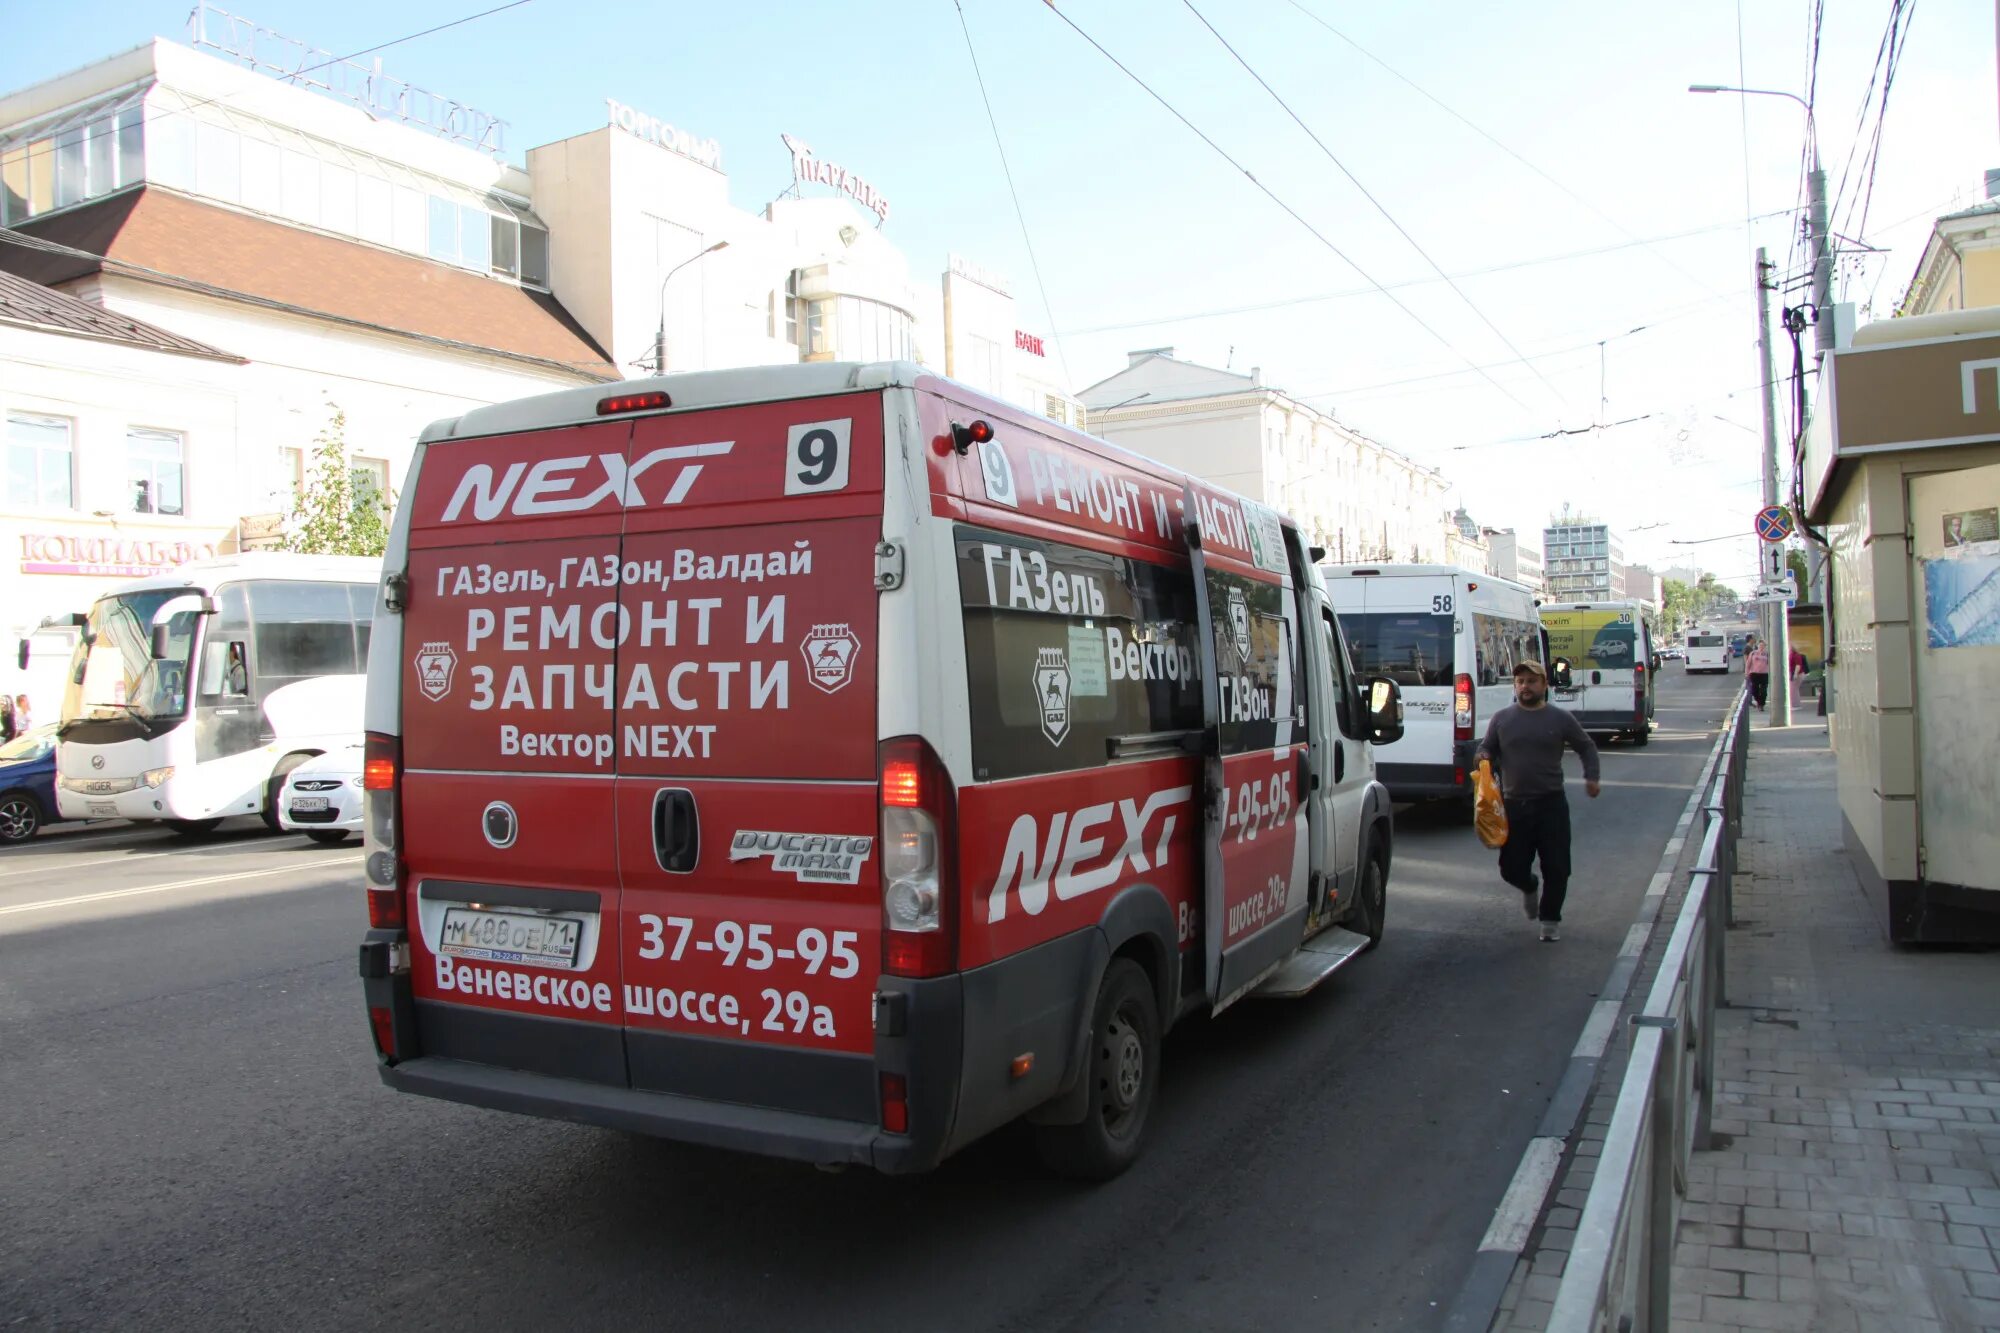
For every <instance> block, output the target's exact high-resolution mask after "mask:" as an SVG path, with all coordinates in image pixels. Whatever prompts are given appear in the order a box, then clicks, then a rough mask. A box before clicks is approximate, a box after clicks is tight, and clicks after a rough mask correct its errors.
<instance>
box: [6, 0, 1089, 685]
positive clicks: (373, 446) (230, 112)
mask: <svg viewBox="0 0 2000 1333" xmlns="http://www.w3.org/2000/svg"><path fill="white" fill-rule="evenodd" d="M273 75H275V76H278V77H271V76H273ZM598 114H599V115H601V120H600V122H599V123H598V124H597V125H596V126H595V127H593V128H590V129H588V130H586V131H584V132H582V133H579V134H576V135H573V136H571V137H568V138H564V139H560V140H558V141H556V142H553V143H548V144H543V145H540V146H538V147H533V148H530V149H529V150H528V151H527V153H526V154H525V157H524V158H521V159H517V160H510V159H508V158H506V157H505V156H503V155H502V154H501V151H500V150H501V149H502V147H503V144H502V142H501V139H502V136H503V133H504V128H505V127H504V123H503V122H501V121H499V120H498V119H497V118H495V117H494V116H492V115H489V114H487V113H485V112H482V111H479V110H477V109H475V108H472V107H468V106H464V105H462V104H459V103H456V102H452V101H451V100H450V99H447V98H443V97H438V96H435V95H433V94H430V93H426V92H424V91H423V90H421V89H416V88H412V87H409V86H408V85H404V84H401V83H398V82H397V81H396V80H394V79H392V78H390V77H388V76H387V75H385V74H384V73H383V72H382V71H381V70H380V69H377V68H373V67H364V66H360V65H354V64H350V63H348V62H345V61H342V60H339V59H336V58H334V57H332V56H330V55H328V54H327V53H325V52H322V51H315V50H313V49H311V48H309V47H306V46H304V45H302V44H300V43H297V42H293V41H291V40H290V39H287V38H284V37H282V36H280V35H279V34H275V33H271V32H269V31H267V30H264V29H260V28H256V27H255V26H254V25H252V24H249V23H247V22H246V21H244V20H242V19H238V18H235V17H233V16H231V15H228V14H225V13H223V12H222V11H220V10H218V9H215V8H214V7H213V6H212V5H210V4H209V3H207V0H201V2H200V3H198V4H197V5H196V7H195V10H194V13H193V15H192V16H191V19H190V37H189V44H188V45H182V44H179V43H176V42H170V41H166V40H153V41H149V42H147V43H145V44H144V45H141V46H139V47H136V48H134V49H132V50H129V51H126V52H124V53H122V54H119V55H115V56H112V57H110V58H108V59H105V60H102V61H98V62H96V63H95V64H92V65H88V66H85V67H84V68H81V69H78V70H75V71H72V72H70V73H67V74H63V75H60V76H57V77H54V78H51V79H48V80H45V81H43V82H40V83H37V84H34V85H33V86H30V87H28V88H24V89H21V90H19V91H16V92H13V93H7V94H5V95H0V228H6V229H9V230H4V231H0V271H4V272H9V273H12V274H14V275H16V276H18V277H21V278H25V279H28V280H30V282H31V283H34V284H40V285H41V286H42V288H44V289H53V290H54V292H55V293H56V294H58V295H60V296H62V297H65V298H68V299H69V300H70V301H75V302H81V303H83V304H84V305H86V306H89V307H93V308H95V309H97V310H100V311H103V312H105V313H106V314H107V315H108V316H110V317H113V318H114V320H122V321H125V322H127V323H129V324H132V325H135V326H143V327H146V328H149V329H153V330H156V331H157V332H159V333H160V334H161V335H162V336H163V337H165V338H166V339H168V340H172V339H178V340H180V342H181V343H184V344H186V346H185V347H178V346H177V350H174V351H172V352H171V353H169V354H165V355H171V356H173V357H175V358H178V359H177V360H176V361H175V364H176V365H177V366H180V367H182V368H181V369H177V370H174V371H172V372H167V371H162V370H160V369H158V366H159V365H160V364H164V363H162V362H161V360H160V357H161V355H163V354H162V353H159V351H158V349H157V348H156V349H153V352H154V354H153V355H152V356H151V357H150V358H148V357H142V356H137V355H136V354H127V353H126V352H125V351H122V350H121V351H120V352H118V354H116V355H112V354H109V353H107V354H106V355H105V356H104V357H102V358H99V359H98V360H97V361H96V362H95V363H92V362H90V361H89V359H87V358H77V357H67V358H66V359H63V358H58V359H59V360H61V361H62V364H61V366H60V370H59V371H57V370H52V369H49V368H48V367H46V366H44V365H43V364H42V363H40V362H37V361H34V360H32V359H19V360H14V361H11V362H8V363H4V364H0V414H5V419H6V429H7V441H6V450H7V458H6V462H7V468H6V470H5V472H4V474H0V487H4V489H0V549H4V550H5V551H6V552H7V556H6V559H7V564H5V565H0V613H4V614H0V630H8V629H14V630H18V631H19V632H21V633H24V634H25V633H32V632H33V631H34V630H35V628H36V626H38V625H39V624H40V623H41V621H42V620H43V619H44V618H48V617H66V616H67V615H68V614H69V613H70V612H72V611H76V610H81V609H83V608H84V607H86V606H87V605H88V604H89V602H90V601H91V600H92V599H93V598H94V597H95V596H96V595H97V593H98V591H100V590H101V589H102V588H103V587H104V586H105V585H107V584H109V583H113V582H116V581H118V580H119V579H122V578H125V577H130V576H132V574H133V573H135V572H145V571H141V570H139V568H138V564H137V563H136V559H135V557H133V556H132V553H133V552H135V551H137V552H145V553H149V554H148V556H147V558H148V559H149V560H150V559H152V558H153V557H154V556H156V555H157V556H158V559H159V560H161V561H165V562H167V563H168V564H170V563H172V555H173V553H174V552H177V551H180V550H181V549H183V548H184V547H186V548H189V549H193V550H198V551H200V550H210V549H214V550H219V551H229V550H233V549H237V548H238V546H240V545H242V544H244V543H245V542H249V543H252V544H255V543H258V542H262V541H265V540H268V539H270V538H271V537H272V536H273V535H274V534H275V533H277V532H279V531H281V530H282V525H283V521H284V514H285V511H287V510H288V509H289V508H290V506H291V504H292V502H293V499H294V496H295V494H296V491H297V488H298V487H299V486H300V485H301V484H302V483H303V482H304V481H305V480H306V477H307V471H308V467H309V459H310V456H311V454H312V452H313V450H314V449H315V447H316V444H317V442H318V441H320V440H321V439H322V438H324V437H325V436H326V435H327V434H328V433H329V431H330V430H331V428H332V425H333V423H334V422H336V421H340V422H344V429H343V430H342V431H341V432H340V434H341V435H342V436H343V437H344V439H343V445H342V447H343V448H344V450H345V453H346V455H347V458H348V462H349V466H350V470H351V471H352V472H353V473H354V474H355V475H356V477H357V479H359V480H361V481H363V482H364V483H365V484H366V485H367V486H369V487H371V488H373V489H375V490H378V491H380V492H382V493H384V494H386V495H388V496H390V497H391V498H393V497H394V496H395V494H396V493H397V491H398V490H399V489H400V487H401V483H402V477H403V474H404V471H405V468H406V467H407V464H408V460H409V457H410V453H411V449H412V447H413V444H414V441H415V439H416V437H417V435H418V433H419V432H420V431H421V430H422V428H423V427H424V426H425V425H426V424H428V423H429V422H431V421H435V420H437V419H439V418H441V417H447V416H456V415H459V414H462V413H464V412H466V411H468V410H470V409H471V408H474V407H477V406H480V405H482V404H485V403H491V402H496V401H502V400H505V399H509V398H517V397H522V396H525V395H530V394H536V393H544V392H548V391H551V390H554V389H559V388H563V387H568V386H574V385H578V384H590V383H594V382H604V381H611V380H615V379H618V378H619V377H621V376H625V375H632V374H640V373H649V372H651V371H652V370H654V369H657V368H662V367H664V368H665V369H667V370H692V369H704V368H712V367H722V366H739V365H754V364H770V363H779V362H788V361H821V360H881V359H891V358H904V359H919V360H921V359H924V358H925V351H926V349H925V342H926V334H925V331H924V326H925V325H926V324H927V323H929V322H930V321H931V320H932V319H934V316H933V315H932V314H931V310H932V307H933V305H934V303H935V300H936V296H937V291H936V289H935V288H932V289H930V291H929V293H928V294H926V293H925V292H924V291H921V290H920V289H919V288H918V287H917V285H916V284H914V283H913V282H912V281H911V279H910V269H909V264H908V262H907V261H906V259H905V258H904V256H903V254H902V252H901V251H900V250H899V249H898V248H897V247H896V246H895V244H894V243H893V242H892V240H891V239H890V237H889V234H888V233H886V232H885V230H884V227H883V224H884V223H885V222H886V221H887V219H888V217H889V212H890V210H889V204H888V200H887V198H886V197H885V196H884V194H883V192H882V191H881V190H879V189H878V188H876V187H875V186H874V185H871V184H869V183H868V182H867V181H866V180H865V179H864V178H863V177H862V176H861V175H860V174H859V172H857V171H854V170H851V169H849V168H848V167H845V166H835V165H833V164H832V163H830V162H828V161H826V160H824V159H822V158H820V157H819V156H817V155H816V154H815V153H814V150H813V149H812V148H811V147H809V146H808V145H807V144H805V143H803V142H801V141H800V140H798V139H796V138H791V137H788V136H785V137H783V142H782V143H780V142H779V139H780V137H781V136H773V139H772V142H771V143H770V144H769V145H768V148H767V149H766V153H765V157H766V158H767V159H769V160H764V161H759V162H757V163H756V165H755V168H754V170H755V172H756V175H757V178H758V179H760V180H762V179H765V178H766V177H768V176H769V175H770V174H771V168H773V167H776V168H778V169H780V170H782V168H783V165H784V164H785V163H787V162H788V163H789V165H790V168H791V176H792V182H793V184H792V188H791V189H790V190H788V191H787V192H786V193H785V194H784V195H782V196H781V197H779V198H778V199H777V200H775V201H774V202H771V203H769V204H763V205H760V206H759V207H757V208H756V209H754V210H746V209H742V208H738V207H736V206H735V205H734V204H732V202H731V200H730V179H729V176H728V175H727V174H726V172H725V171H724V169H723V154H722V145H720V144H719V143H717V142H716V141H714V140H712V139H705V138H702V137H700V136H699V135H698V134H694V133H690V132H689V131H688V130H687V129H685V128H677V127H675V126H674V125H671V124H668V123H666V122H664V121H662V120H660V119H658V118H657V117H655V116H653V115H650V114H648V113H646V112H644V111H640V110H637V109H635V108H633V107H630V106H627V105H625V104H623V103H621V102H618V101H616V100H615V99H611V98H606V99H605V101H604V103H603V106H602V110H601V112H599V113H598ZM24 299H25V298H24ZM35 299H41V298H35ZM45 303H46V302H45ZM52 304H53V305H54V306H61V305H62V303H61V302H54V303H52ZM64 308H67V307H64ZM989 313H991V312H989ZM70 314H72V315H73V314H75V312H74V310H70ZM65 318H67V316H65ZM989 326H990V327H989ZM952 327H953V326H951V325H950V324H947V327H946V330H945V331H946V332H947V333H949V332H950V331H951V328H952ZM964 327H965V328H966V329H967V331H968V332H969V333H971V332H991V331H992V329H995V328H1003V329H1004V337H1005V338H1006V340H1007V341H1008V342H1009V343H1010V344H1011V346H1010V347H1009V348H1008V349H1007V350H1008V352H1009V353H1010V355H1011V356H1012V361H1011V362H1010V364H1009V365H1008V367H1007V368H1008V369H1009V370H1010V371H1011V372H1012V373H1011V374H1010V375H1009V376H1008V378H1007V382H1006V384H1005V385H1004V386H1002V385H996V386H994V387H1004V388H1005V389H1006V390H1008V394H1007V396H1009V397H1013V398H1015V399H1016V400H1017V401H1022V402H1024V403H1027V404H1028V405H1030V406H1032V407H1033V408H1034V410H1036V411H1040V412H1046V413H1047V414H1049V415H1052V416H1057V417H1059V418H1060V419H1063V420H1067V421H1074V420H1076V419H1077V418H1078V417H1079V416H1080V414H1081V412H1080V408H1079V407H1078V405H1077V404H1076V402H1075V399H1074V398H1073V397H1071V396H1069V395H1068V393H1067V390H1066V389H1065V388H1064V386H1063V385H1062V384H1061V383H1060V382H1059V381H1060V379H1061V377H1060V375H1055V374H1051V373H1050V372H1049V371H1048V370H1047V369H1046V366H1047V363H1048V360H1049V358H1047V357H1045V356H1044V357H1036V356H1034V355H1033V353H1034V352H1036V351H1039V350H1042V349H1043V344H1042V341H1041V340H1040V339H1039V338H1036V337H1034V336H1032V335H1031V334H1030V333H1028V332H1027V331H1025V330H1022V329H1020V328H1018V327H1017V321H1016V320H1015V319H1014V317H1013V313H1012V310H1011V303H1009V306H1008V308H1007V309H1005V310H1003V311H1000V312H998V313H997V315H996V316H995V318H994V319H992V320H988V321H986V322H985V323H981V322H979V321H978V320H976V319H973V318H971V316H970V312H967V318H966V320H965V321H964ZM994 336H995V337H996V338H997V337H999V336H1000V335H999V334H995V335H994ZM16 341H18V340H16ZM929 341H931V342H932V345H933V346H935V345H936V342H937V340H936V339H935V338H931V339H930V340H929ZM197 347H198V348H200V349H203V350H202V351H201V352H192V351H189V350H187V349H188V348H197ZM10 355H11V356H16V357H20V358H26V356H27V354H26V353H25V352H20V351H18V350H17V347H16V344H15V343H8V344H5V345H4V346H0V357H6V356H10ZM204 357H205V358H206V359H204ZM1051 404H1053V406H1052V405H1051ZM30 464H32V466H29V465H30ZM65 470H66V472H65ZM58 473H62V474H63V475H61V476H58V475H57V474H58ZM59 482H60V484H59ZM57 546H61V547H62V548H63V549H65V550H68V549H76V550H86V549H88V550H99V549H117V550H119V551H122V552H124V553H125V554H124V556H123V557H121V558H120V559H117V560H88V559H75V560H71V559H64V560H55V559H45V558H42V556H41V553H42V552H45V551H47V550H53V549H55V548H56V547H57ZM30 550H32V551H33V552H35V553H36V554H35V556H34V558H30V556H29V554H28V553H29V552H30ZM160 553H165V554H160ZM151 568H152V566H151V565H148V566H147V569H151ZM0 683H4V682H0Z"/></svg>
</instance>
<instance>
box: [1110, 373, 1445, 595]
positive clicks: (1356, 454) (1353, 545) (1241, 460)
mask: <svg viewBox="0 0 2000 1333" xmlns="http://www.w3.org/2000/svg"><path fill="white" fill-rule="evenodd" d="M1173 350H1174V349H1173V348H1171V347H1156V348H1149V349H1147V350H1144V351H1137V352H1132V353H1130V354H1129V361H1128V364H1127V365H1126V367H1125V369H1124V370H1121V371H1119V372H1118V373H1117V374H1115V375H1112V376H1110V377H1109V378H1108V379H1103V380H1100V381H1098V382H1097V383H1096V384H1093V385H1091V386H1090V387H1089V388H1087V389H1084V390H1083V391H1082V392H1081V393H1080V394H1079V395H1078V397H1080V398H1081V399H1082V400H1083V403H1084V406H1085V407H1086V408H1088V410H1089V429H1090V431H1091V433H1092V434H1095V435H1101V436H1103V437H1104V438H1105V439H1108V440H1115V441H1117V442H1118V443H1120V444H1123V445H1125V446H1126V447H1127V448H1130V449H1132V450H1134V451H1136V452H1138V453H1142V454H1146V455H1148V456H1150V457H1153V458H1157V459H1159V460H1161V461H1162V462H1165V463H1169V464H1172V465H1173V466H1175V467H1179V468H1184V469H1186V470H1187V471H1189V472H1192V473H1194V474H1196V475H1197V476H1200V477H1203V478H1205V479H1206V480H1208V481H1212V482H1214V483H1215V484H1216V485H1218V486H1226V487H1228V488H1229V489H1231V490H1234V491H1237V492H1239V493H1240V494H1243V495H1248V496H1251V497H1254V498H1256V499H1260V500H1262V501H1263V502H1264V503H1266V504H1269V505H1271V506H1273V507H1274V508H1277V509H1282V510H1284V511H1285V512H1287V513H1289V514H1291V515H1292V516H1293V517H1295V518H1296V519H1297V520H1298V522H1299V524H1300V525H1301V527H1302V528H1303V529H1304V530H1305V531H1306V532H1307V533H1308V534H1309V535H1310V537H1311V540H1312V541H1313V542H1314V543H1315V544H1317V545H1320V546H1323V547H1325V548H1326V551H1327V556H1328V558H1329V559H1332V560H1337V561H1342V562H1351V561H1364V560H1382V561H1414V562H1430V563H1440V562H1443V561H1444V560H1445V559H1446V550H1445V546H1446V541H1445V538H1446V526H1445V524H1444V523H1443V522H1442V521H1441V519H1442V516H1443V515H1444V513H1445V496H1446V494H1447V493H1448V492H1449V490H1450V486H1449V485H1448V484H1447V483H1446V481H1445V479H1444V477H1443V475H1442V474H1440V473H1439V472H1438V471H1437V470H1436V469H1434V468H1428V467H1425V466H1424V465H1423V464H1421V463H1418V462H1416V461H1414V460H1413V459H1411V458H1409V457H1407V456H1406V455H1404V454H1400V453H1398V452H1396V451H1395V450H1394V449H1391V448H1389V447H1388V446H1386V445H1384V444H1381V443H1380V442H1378V441H1376V440H1371V439H1369V438H1368V437H1367V436H1366V435H1363V434H1362V433H1361V432H1359V431H1357V430H1355V429H1353V428H1352V427H1350V426H1347V425H1344V424H1342V423H1341V422H1339V421H1336V420H1335V419H1334V418H1333V417H1332V416H1330V415H1329V414H1327V413H1325V412H1322V411H1319V410H1318V409H1316V408H1313V407H1309V406H1307V405H1306V404H1305V403H1303V402H1300V401H1299V400H1298V399H1296V398H1293V397H1291V396H1289V395H1287V394H1285V393H1282V392H1280V391H1279V390H1277V389H1274V388H1272V387H1270V386H1268V385H1266V384H1265V383H1264V376H1263V372H1262V371H1261V370H1259V369H1257V368H1255V367H1252V368H1251V370H1250V372H1249V373H1248V374H1247V375H1246V374H1239V373H1237V372H1235V371H1230V370H1216V369H1213V368H1212V367H1208V366H1200V365H1196V364H1194V363H1193V362H1190V361H1182V360H1177V359H1176V358H1175V357H1174V355H1173Z"/></svg>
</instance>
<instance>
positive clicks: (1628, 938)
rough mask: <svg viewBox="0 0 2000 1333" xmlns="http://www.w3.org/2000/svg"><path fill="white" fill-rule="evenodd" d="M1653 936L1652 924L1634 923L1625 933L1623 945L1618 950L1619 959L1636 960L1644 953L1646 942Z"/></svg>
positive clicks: (1645, 922) (1644, 922)
mask: <svg viewBox="0 0 2000 1333" xmlns="http://www.w3.org/2000/svg"><path fill="white" fill-rule="evenodd" d="M1652 935H1653V923H1652V922H1650V921H1639V922H1635V923H1634V924H1633V926H1632V929H1630V930H1628V931H1626V932H1625V944H1624V946H1623V947H1622V948H1620V949H1619V950H1618V956H1619V957H1620V958H1637V957H1638V956H1639V955H1640V954H1642V953H1644V952H1645V951H1646V941H1647V940H1649V939H1651V938H1652Z"/></svg>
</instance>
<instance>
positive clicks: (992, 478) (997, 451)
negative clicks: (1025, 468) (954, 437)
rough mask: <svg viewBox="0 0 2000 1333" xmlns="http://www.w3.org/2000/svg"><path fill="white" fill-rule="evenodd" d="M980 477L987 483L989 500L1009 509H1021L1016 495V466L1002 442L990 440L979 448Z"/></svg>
mask: <svg viewBox="0 0 2000 1333" xmlns="http://www.w3.org/2000/svg"><path fill="white" fill-rule="evenodd" d="M979 475H980V479H981V480H982V481H984V482H985V483H986V498H987V499H988V500H990V501H992V502H993V503H994V504H997V505H1006V506H1007V507H1008V508H1009V509H1019V508H1020V507H1021V500H1020V497H1019V496H1018V495H1016V494H1015V493H1014V465H1013V464H1012V463H1011V462H1009V461H1008V459H1007V451H1006V450H1005V449H1004V448H1002V447H1001V444H1000V441H998V440H988V441H986V442H985V443H984V444H982V445H980V446H979Z"/></svg>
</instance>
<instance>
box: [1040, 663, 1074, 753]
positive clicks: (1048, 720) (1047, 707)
mask: <svg viewBox="0 0 2000 1333" xmlns="http://www.w3.org/2000/svg"><path fill="white" fill-rule="evenodd" d="M1035 700H1036V702H1037V703H1038V704H1039V705H1040V707H1041V710H1042V734H1043V735H1044V736H1047V737H1048V738H1049V744H1051V745H1061V744H1062V743H1063V737H1065V736H1067V735H1069V658H1068V657H1067V656H1065V655H1064V653H1063V650H1062V649H1060V648H1044V649H1042V650H1041V651H1040V652H1039V653H1038V654H1037V655H1036V657H1035Z"/></svg>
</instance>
